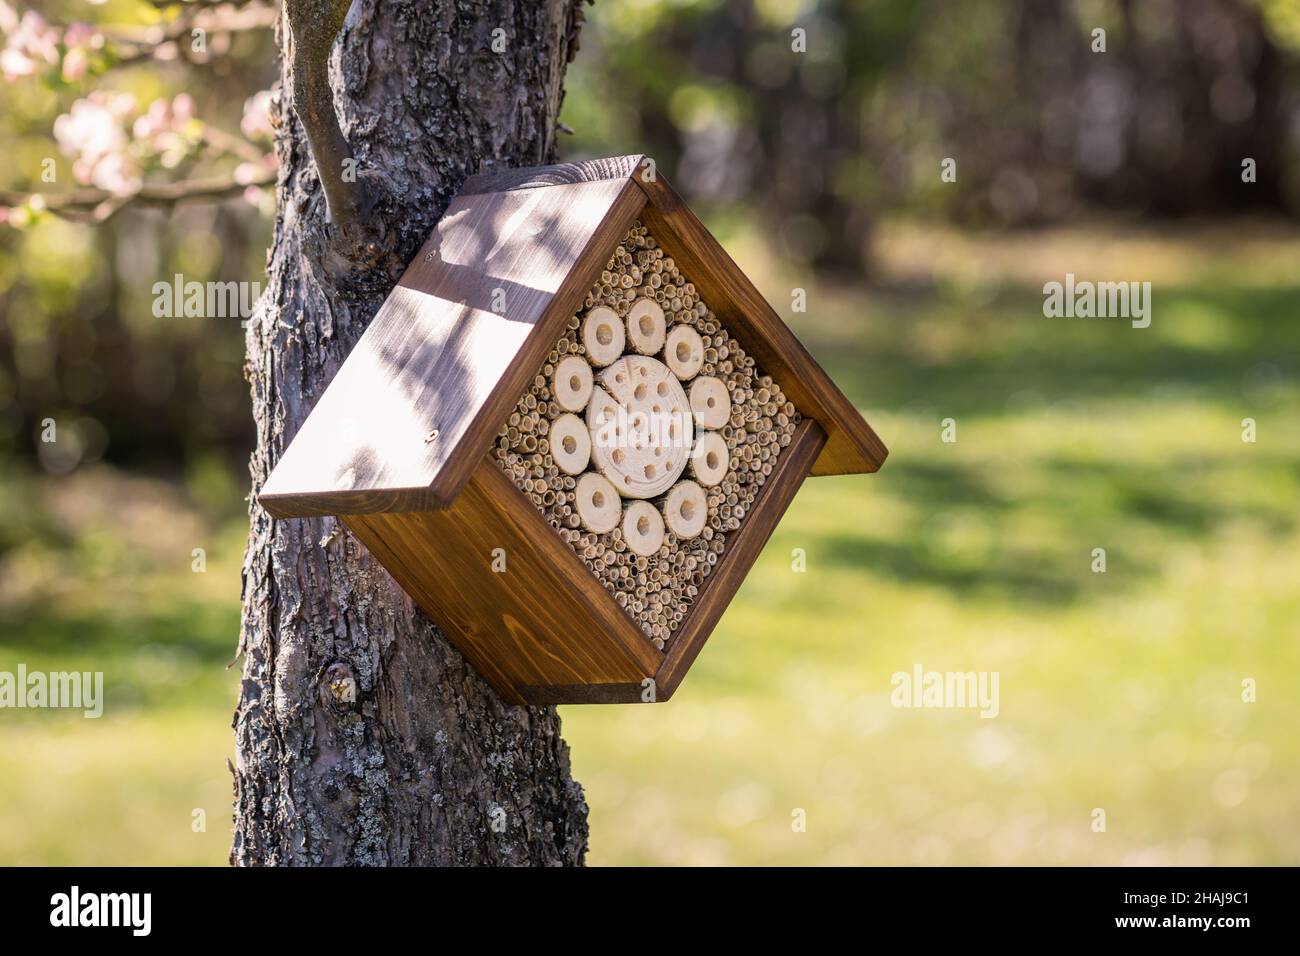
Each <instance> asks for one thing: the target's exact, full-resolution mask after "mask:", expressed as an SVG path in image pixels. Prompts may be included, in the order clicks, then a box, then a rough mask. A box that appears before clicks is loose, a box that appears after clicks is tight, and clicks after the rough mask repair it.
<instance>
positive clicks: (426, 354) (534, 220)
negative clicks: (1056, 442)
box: [258, 156, 887, 704]
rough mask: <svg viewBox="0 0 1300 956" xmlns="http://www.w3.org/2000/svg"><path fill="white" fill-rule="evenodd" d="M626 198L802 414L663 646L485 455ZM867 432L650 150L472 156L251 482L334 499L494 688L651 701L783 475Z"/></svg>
mask: <svg viewBox="0 0 1300 956" xmlns="http://www.w3.org/2000/svg"><path fill="white" fill-rule="evenodd" d="M638 218H640V219H641V220H642V221H643V222H644V223H645V224H646V226H647V227H648V228H649V229H650V231H651V233H652V234H653V235H654V236H655V237H656V239H657V240H658V241H659V243H660V244H661V246H662V247H663V248H664V250H665V252H666V253H668V254H669V255H671V256H672V257H673V258H674V259H675V260H676V261H677V262H678V263H679V264H680V265H681V267H682V270H683V272H684V273H686V274H688V275H689V276H690V277H691V279H692V281H693V282H694V283H695V284H696V286H697V288H699V289H700V292H701V294H702V296H703V297H704V299H705V300H706V301H707V302H709V304H710V305H711V307H712V308H713V309H714V311H715V313H716V314H717V315H718V317H719V320H720V321H721V322H722V323H723V324H724V325H725V326H726V328H727V329H729V330H730V332H731V334H732V335H733V336H735V338H736V339H738V340H739V341H740V343H741V345H742V346H743V347H744V348H745V350H746V351H747V352H748V353H749V354H751V355H753V356H754V357H755V358H756V359H757V361H758V363H759V365H760V367H762V368H763V369H764V371H765V372H767V373H768V374H770V375H772V376H773V377H774V378H776V379H778V380H779V381H780V382H781V383H782V385H783V387H784V388H785V391H786V394H787V395H788V396H789V398H790V400H791V401H793V402H794V404H795V406H796V407H797V408H798V409H799V410H800V411H801V412H802V413H803V416H804V418H803V421H802V422H800V424H799V425H798V427H797V429H796V430H795V433H794V435H793V438H792V440H791V442H790V445H789V446H788V447H787V448H785V449H784V450H783V451H782V453H781V455H780V456H779V457H778V459H777V462H776V466H775V468H774V469H773V472H772V474H771V475H770V477H769V478H768V480H767V481H766V482H765V483H764V485H763V487H762V488H761V490H760V491H759V493H758V496H757V498H756V499H755V501H754V503H753V505H752V507H751V508H750V509H749V512H748V514H747V515H746V517H745V520H744V522H743V523H742V524H741V525H740V527H739V528H738V529H737V530H736V531H734V532H732V533H731V534H730V535H729V538H728V547H727V549H726V551H725V552H724V553H723V554H722V555H721V557H720V559H719V561H718V563H717V565H716V566H715V567H714V568H713V571H712V573H711V574H710V575H709V576H708V577H707V578H706V579H705V580H704V582H703V584H702V585H701V587H700V591H699V593H698V595H697V596H696V598H695V600H694V602H693V603H692V605H691V607H690V610H689V612H688V613H687V615H686V617H685V618H684V620H683V621H682V622H681V625H680V626H679V627H678V630H677V631H676V633H675V635H674V637H673V639H672V641H671V642H670V643H669V645H668V647H667V650H666V652H665V651H661V650H659V649H658V648H657V647H656V646H655V645H654V644H653V643H652V642H651V641H650V640H649V638H647V637H646V636H645V635H644V634H643V633H642V631H641V630H640V628H639V627H638V626H637V625H636V624H635V623H634V622H633V620H632V618H631V617H630V616H629V615H628V614H627V612H625V611H624V610H623V609H622V608H621V607H620V606H619V605H618V604H617V603H616V602H615V601H614V599H613V597H612V596H611V595H610V593H609V592H607V591H606V590H605V588H604V587H603V586H602V585H601V584H600V582H599V581H598V580H597V579H596V577H595V576H594V575H593V574H592V573H591V572H590V571H589V570H588V569H587V567H586V565H585V564H584V563H583V562H582V560H581V559H580V558H579V557H578V556H577V555H576V554H575V553H574V551H573V550H572V549H571V548H570V547H569V546H568V544H567V543H565V542H564V541H563V540H562V539H561V538H560V537H559V535H558V534H557V533H556V532H555V531H554V529H553V528H551V526H550V525H549V524H548V523H547V522H546V520H545V519H544V518H543V517H542V515H541V514H540V513H539V512H538V511H537V509H536V508H535V507H534V506H533V504H532V502H531V501H529V500H528V498H527V497H526V496H525V495H524V494H523V493H522V492H520V491H519V490H518V489H517V488H516V487H515V485H514V484H513V482H512V481H511V480H510V479H509V478H508V477H507V476H506V475H504V474H503V473H502V472H501V471H500V469H499V468H498V467H497V465H496V463H495V462H494V461H493V460H492V459H491V458H490V457H488V456H487V452H488V449H489V448H490V446H491V444H492V440H493V436H494V435H495V434H496V432H497V430H498V429H499V428H500V427H501V424H502V422H503V421H504V420H505V418H506V416H507V415H508V414H509V412H510V410H511V408H512V407H513V405H514V403H515V402H516V401H517V400H518V397H519V395H520V394H521V393H522V392H523V391H524V390H525V388H526V387H527V386H528V383H529V382H531V381H532V379H533V377H534V376H535V375H536V374H537V370H538V369H539V368H540V367H541V365H542V364H543V362H544V360H545V356H546V355H547V353H548V351H549V350H550V349H551V348H552V347H553V343H554V342H555V340H556V339H557V338H558V337H559V335H560V334H561V332H562V330H563V328H564V326H565V323H566V322H567V321H568V320H569V318H570V317H571V316H572V315H573V314H574V313H575V312H576V311H577V310H578V309H579V307H580V306H581V303H582V300H583V297H584V295H585V294H586V290H587V289H589V288H590V287H591V285H592V284H593V282H594V281H596V279H597V278H598V277H599V275H600V272H601V269H602V267H603V264H604V262H605V260H606V259H607V258H608V257H609V254H610V251H611V250H612V249H613V247H614V246H615V245H616V244H617V243H618V242H619V241H620V240H621V238H622V237H623V235H624V234H625V233H626V231H627V230H628V228H629V227H630V226H631V225H632V223H633V222H634V221H636V220H637V219H638ZM489 300H492V301H489ZM498 300H499V301H498ZM498 305H503V306H504V308H496V307H495V306H498ZM886 454H887V450H886V448H885V446H884V444H883V443H882V442H881V441H880V439H879V438H878V437H877V436H876V434H875V432H874V431H872V429H871V427H870V426H869V425H868V424H867V423H866V422H865V421H864V420H863V419H862V418H861V416H860V415H859V414H858V413H857V411H856V409H854V408H853V406H852V404H851V403H850V402H849V401H848V399H847V398H845V397H844V395H843V394H842V393H841V392H840V391H839V389H838V388H837V387H836V386H835V385H834V383H832V382H831V380H830V379H829V378H828V377H827V376H826V374H825V372H824V371H822V369H821V368H820V366H818V365H817V363H816V362H815V361H814V360H813V358H812V357H811V356H810V355H809V354H808V352H807V351H806V350H805V349H804V348H803V346H802V345H801V344H800V343H799V341H798V340H797V339H796V338H795V336H794V334H793V333H792V332H791V331H790V329H789V328H788V327H787V326H786V325H785V323H784V322H782V320H781V319H780V317H779V316H777V314H776V313H775V312H774V311H773V310H772V309H771V307H770V306H769V305H768V304H767V302H766V301H765V300H764V299H763V298H762V296H761V295H760V294H759V293H758V291H757V290H756V289H755V288H754V286H753V284H752V283H750V282H749V280H748V279H747V278H746V277H745V276H744V274H743V273H741V272H740V270H739V269H738V268H737V267H736V265H735V263H734V262H733V261H732V260H731V258H730V257H729V256H728V255H727V254H726V252H725V251H723V250H722V248H721V247H720V246H719V245H718V243H717V242H716V241H715V240H714V239H713V237H712V236H711V235H709V233H708V231H707V230H706V229H705V228H704V226H703V225H702V224H701V223H700V222H699V220H698V219H697V218H696V217H695V215H694V214H693V213H692V212H691V211H690V210H689V209H688V208H687V207H686V205H685V204H684V203H683V202H682V200H681V198H680V197H679V196H678V195H677V194H676V193H675V192H674V191H673V190H672V188H671V186H669V185H668V183H667V182H666V181H664V179H663V178H662V176H660V175H658V174H657V171H654V169H653V165H652V164H650V163H649V162H648V160H646V158H645V157H643V156H624V157H616V158H614V159H609V160H597V161H591V162H585V163H572V164H564V165H558V166H548V167H539V168H536V169H528V170H510V171H505V172H500V173H492V174H481V175H478V176H474V177H471V178H470V179H469V180H468V181H467V182H466V183H465V185H464V188H463V189H462V190H461V192H460V194H459V195H458V196H457V197H456V199H455V200H453V202H452V203H451V205H450V206H449V208H448V210H447V213H446V215H445V216H444V217H443V220H442V221H441V222H440V223H439V225H438V227H437V228H436V229H435V230H434V233H433V234H432V235H431V236H430V237H429V239H428V240H427V241H426V242H425V244H424V246H423V247H422V248H421V249H420V252H419V254H418V255H417V256H416V257H415V259H414V260H413V262H412V263H411V265H410V266H409V267H408V268H407V270H406V272H405V274H404V275H403V277H402V279H401V280H400V281H399V283H398V285H397V287H396V288H395V289H394V291H393V293H392V294H391V295H390V296H389V298H388V299H387V300H386V301H385V303H384V305H383V306H382V307H381V309H380V311H379V312H378V314H377V315H376V316H375V319H374V320H373V321H372V323H371V325H370V327H369V328H368V329H367V331H366V332H365V334H364V335H363V336H362V338H361V340H360V341H359V342H358V344H357V346H356V348H355V349H354V351H353V353H352V354H351V355H350V356H349V357H348V359H347V361H346V362H345V363H344V364H343V366H342V368H341V369H340V370H339V372H338V374H337V375H336V377H335V379H334V380H333V381H332V382H331V384H330V386H329V388H328V389H327V390H326V392H325V393H324V395H322V397H321V400H320V402H319V403H318V405H317V407H316V408H315V409H314V410H313V411H312V413H311V415H310V416H309V417H308V419H307V421H306V423H305V424H304V426H303V428H302V429H301V431H300V432H299V433H298V435H296V436H294V437H293V439H292V442H291V443H290V445H289V447H288V448H287V449H286V451H285V453H284V455H283V456H282V457H281V459H280V461H279V463H278V464H277V465H276V467H275V469H274V471H273V472H272V474H271V476H270V477H269V478H268V480H267V482H266V484H265V486H264V487H263V488H262V490H261V493H260V494H259V495H258V500H259V501H260V502H261V504H262V506H263V507H265V508H266V509H267V511H268V512H269V513H270V514H271V515H273V516H275V517H278V518H288V517H306V516H313V515H325V514H331V515H338V516H340V517H341V519H342V520H343V521H344V523H345V524H346V525H347V526H348V528H349V529H350V530H351V531H352V532H353V534H355V535H356V537H357V538H358V539H359V540H360V541H361V542H362V543H363V544H365V545H366V547H367V548H368V549H369V550H370V551H371V552H372V553H373V554H374V555H375V557H376V558H377V559H378V560H379V561H380V563H382V564H383V565H384V566H385V567H386V568H387V569H388V570H389V572H390V573H391V574H392V575H393V577H394V579H395V580H396V581H397V582H398V583H399V584H400V585H401V586H402V587H403V588H404V589H405V590H406V591H407V593H408V594H410V595H411V597H412V598H413V599H414V600H415V601H416V603H417V604H419V606H420V607H421V608H422V609H423V610H424V611H425V612H426V613H427V614H429V616H430V617H431V618H432V619H433V620H434V621H435V622H436V623H437V624H438V625H439V627H440V628H441V629H442V631H443V633H444V634H445V635H446V636H447V638H448V639H449V640H451V641H452V643H453V644H455V645H456V646H457V647H458V648H459V649H460V651H461V652H462V653H463V654H464V655H465V657H466V658H467V659H468V660H469V661H470V663H471V664H473V666H474V667H475V668H476V669H477V670H478V671H479V673H480V674H482V675H483V677H484V678H485V679H486V680H487V681H488V682H489V683H490V684H492V686H493V687H494V688H495V689H496V690H497V691H498V693H500V694H501V696H502V697H503V698H504V699H505V700H508V701H510V702H512V703H516V704H558V703H614V702H637V701H642V700H657V701H663V700H667V699H669V698H670V697H671V696H672V694H673V693H674V691H675V690H676V689H677V687H678V686H679V685H680V683H681V680H682V678H683V677H684V676H685V674H686V671H687V670H688V669H689V668H690V666H691V664H692V663H693V662H694V660H695V658H696V657H697V655H698V654H699V652H700V650H701V648H702V647H703V645H704V642H705V641H706V640H707V639H708V636H709V634H710V633H711V632H712V630H713V628H714V627H715V626H716V624H717V622H718V620H719V618H720V617H721V616H722V613H723V611H724V610H725V609H726V607H727V605H728V604H729V603H730V601H731V599H732V598H733V597H734V596H735V594H736V591H737V590H738V589H739V587H740V584H741V582H742V581H743V580H744V577H745V575H746V574H747V573H748V572H749V569H750V568H751V567H752V566H753V563H754V561H755V560H756V559H757V557H758V554H759V552H760V551H761V550H762V547H763V545H764V544H765V543H766V541H767V539H768V538H769V536H770V535H771V533H772V531H773V529H774V528H775V527H776V524H777V522H778V520H779V519H780V517H781V515H782V514H783V513H784V512H785V509H786V508H787V507H788V506H789V504H790V502H791V501H792V500H793V498H794V494H795V492H796V491H797V490H798V488H799V486H800V485H801V484H802V482H803V479H804V478H805V477H807V476H808V475H809V474H814V475H815V474H844V473H856V472H869V471H875V470H876V469H878V468H879V467H880V465H881V464H882V463H883V461H884V459H885V456H886ZM498 548H501V549H504V552H503V553H504V554H505V555H506V556H507V559H506V560H507V565H506V570H505V571H504V573H503V572H502V571H500V570H499V569H496V568H494V567H493V560H492V555H493V553H494V551H495V549H498Z"/></svg>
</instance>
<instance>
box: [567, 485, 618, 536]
mask: <svg viewBox="0 0 1300 956" xmlns="http://www.w3.org/2000/svg"><path fill="white" fill-rule="evenodd" d="M577 493H578V499H577V508H578V517H579V518H581V519H582V524H583V526H584V527H586V528H587V530H589V531H595V532H596V533H597V534H603V533H604V532H606V531H613V530H614V529H615V528H616V527H618V519H619V516H620V515H621V514H622V512H623V499H621V498H620V497H619V496H618V492H617V491H615V490H614V486H613V485H611V484H610V483H609V481H608V480H607V479H605V478H602V477H601V476H600V475H597V474H595V473H593V472H590V471H589V472H587V473H586V474H585V475H583V476H582V477H581V478H579V479H578V487H577Z"/></svg>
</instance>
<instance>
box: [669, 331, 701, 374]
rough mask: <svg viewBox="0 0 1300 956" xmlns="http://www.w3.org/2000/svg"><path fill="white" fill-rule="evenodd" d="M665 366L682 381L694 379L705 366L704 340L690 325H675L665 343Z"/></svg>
mask: <svg viewBox="0 0 1300 956" xmlns="http://www.w3.org/2000/svg"><path fill="white" fill-rule="evenodd" d="M664 364H666V365H667V366H668V367H669V368H670V369H672V370H673V374H674V375H676V376H677V377H678V378H679V379H681V380H682V381H685V380H686V379H688V378H694V377H695V373H696V372H698V371H699V370H700V366H701V365H703V364H704V340H703V339H701V338H700V333H699V332H696V331H695V330H694V329H693V328H691V327H690V326H689V325H674V326H673V327H672V330H671V331H670V332H669V333H668V338H667V340H666V341H665V342H664Z"/></svg>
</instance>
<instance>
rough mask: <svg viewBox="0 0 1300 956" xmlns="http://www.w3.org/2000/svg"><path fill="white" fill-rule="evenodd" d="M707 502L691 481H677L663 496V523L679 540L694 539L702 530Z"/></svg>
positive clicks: (702, 492) (698, 487)
mask: <svg viewBox="0 0 1300 956" xmlns="http://www.w3.org/2000/svg"><path fill="white" fill-rule="evenodd" d="M708 517H709V502H708V499H707V497H706V496H705V494H704V489H703V488H701V487H700V486H699V485H697V484H696V483H695V482H693V481H679V482H677V484H675V485H673V486H672V488H670V489H668V494H666V495H665V496H664V523H665V524H667V525H668V530H669V531H671V532H672V533H673V534H675V535H677V537H679V538H683V539H685V538H694V537H696V536H697V535H698V534H699V533H700V532H701V531H703V530H704V523H705V521H707V520H708Z"/></svg>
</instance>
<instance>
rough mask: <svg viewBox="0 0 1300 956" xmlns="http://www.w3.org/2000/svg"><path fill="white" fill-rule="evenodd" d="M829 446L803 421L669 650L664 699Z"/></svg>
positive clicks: (660, 686) (661, 674)
mask: <svg viewBox="0 0 1300 956" xmlns="http://www.w3.org/2000/svg"><path fill="white" fill-rule="evenodd" d="M825 444H826V432H825V431H824V430H823V429H822V428H821V426H820V425H818V423H817V422H815V421H812V420H811V419H807V418H805V419H804V420H803V421H802V422H800V423H799V425H798V427H797V428H796V429H795V433H794V438H793V440H791V442H790V444H789V446H788V447H787V448H786V449H785V451H783V452H782V453H781V457H780V458H778V459H777V463H776V468H775V469H774V470H773V471H772V474H771V476H770V477H769V478H768V479H767V481H766V482H764V484H763V490H762V491H760V492H759V494H758V499H757V500H756V501H755V503H754V507H753V508H752V509H751V510H750V511H749V513H748V514H747V515H745V520H744V521H743V522H742V523H741V525H740V528H739V529H738V530H737V531H736V532H735V533H734V534H730V535H728V536H727V550H726V551H724V552H723V554H722V560H720V561H719V562H718V564H717V567H715V568H714V569H713V573H712V574H710V575H709V577H708V578H707V579H706V580H705V582H704V587H703V588H701V589H700V593H699V595H698V596H697V597H696V600H695V604H694V606H693V607H692V608H691V610H690V611H689V612H688V614H687V615H686V620H684V621H683V622H682V626H681V627H680V628H679V629H678V631H677V635H676V637H674V638H673V641H672V643H671V644H670V645H669V646H668V653H667V655H666V656H665V658H664V662H663V666H661V667H660V668H659V671H658V673H657V674H656V675H655V684H656V693H657V695H658V699H659V700H660V701H665V700H668V699H669V698H670V697H671V696H672V695H673V692H674V691H675V690H676V689H677V686H678V685H679V684H680V683H681V682H682V678H683V677H685V676H686V671H687V670H688V669H689V668H690V666H691V664H692V663H694V661H695V658H696V657H697V656H698V655H699V653H700V650H701V649H702V648H703V647H704V642H705V641H707V640H708V639H709V635H710V634H711V633H713V628H714V627H715V626H716V625H717V623H718V619H719V618H721V617H722V612H723V611H725V610H726V609H727V605H728V604H730V603H731V599H732V598H733V597H735V596H736V591H737V590H738V589H739V588H740V584H741V582H742V581H744V580H745V575H747V574H748V573H749V569H750V568H751V567H753V566H754V562H755V561H756V560H757V559H758V555H759V552H761V551H762V550H763V545H765V544H766V543H767V539H768V538H769V537H771V536H772V531H773V529H775V528H776V525H777V522H778V521H780V520H781V516H782V515H783V514H785V510H786V508H788V507H789V506H790V502H791V501H793V500H794V496H795V492H797V491H798V490H799V486H800V485H802V484H803V480H804V478H806V477H807V476H808V471H809V469H810V468H811V467H812V464H813V462H814V461H816V460H817V456H818V455H819V454H820V453H821V451H822V449H823V448H824V447H825Z"/></svg>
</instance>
